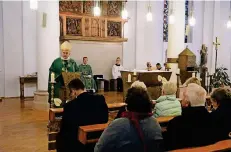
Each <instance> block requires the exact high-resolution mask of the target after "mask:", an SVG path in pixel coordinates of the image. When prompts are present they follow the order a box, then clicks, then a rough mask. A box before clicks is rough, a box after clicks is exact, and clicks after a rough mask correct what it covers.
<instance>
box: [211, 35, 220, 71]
mask: <svg viewBox="0 0 231 152" xmlns="http://www.w3.org/2000/svg"><path fill="white" fill-rule="evenodd" d="M213 45H215V50H216V57H215V72H216V69H217V50H218V46H219V45H221V44H220V43H219V42H218V38H217V37H216V41H215V42H213Z"/></svg>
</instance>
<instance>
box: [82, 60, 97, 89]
mask: <svg viewBox="0 0 231 152" xmlns="http://www.w3.org/2000/svg"><path fill="white" fill-rule="evenodd" d="M87 62H88V58H87V57H83V64H81V65H80V66H79V72H81V77H80V79H81V81H82V82H83V84H84V86H85V88H86V89H87V90H94V91H96V90H97V87H96V83H95V80H94V79H93V73H92V68H91V66H90V65H89V64H87Z"/></svg>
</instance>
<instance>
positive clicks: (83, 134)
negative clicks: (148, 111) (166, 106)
mask: <svg viewBox="0 0 231 152" xmlns="http://www.w3.org/2000/svg"><path fill="white" fill-rule="evenodd" d="M173 118H174V117H159V118H156V119H157V121H158V122H159V124H160V125H161V124H163V123H167V122H169V121H170V120H172V119H173ZM108 124H109V123H106V124H96V125H88V126H80V127H79V131H78V132H79V134H78V139H79V141H80V142H81V143H82V144H84V145H85V144H89V143H96V142H97V141H98V139H99V137H100V135H101V133H102V132H103V131H104V129H105V128H107V126H108Z"/></svg>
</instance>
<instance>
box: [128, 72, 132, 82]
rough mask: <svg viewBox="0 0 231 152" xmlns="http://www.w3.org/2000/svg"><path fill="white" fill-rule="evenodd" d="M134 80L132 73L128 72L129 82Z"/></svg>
mask: <svg viewBox="0 0 231 152" xmlns="http://www.w3.org/2000/svg"><path fill="white" fill-rule="evenodd" d="M131 81H132V76H131V74H128V82H131Z"/></svg>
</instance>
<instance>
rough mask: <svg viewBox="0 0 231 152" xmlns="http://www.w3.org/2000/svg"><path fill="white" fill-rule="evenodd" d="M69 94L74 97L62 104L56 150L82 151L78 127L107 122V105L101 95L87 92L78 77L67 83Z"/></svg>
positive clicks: (82, 146) (66, 151) (62, 151)
mask: <svg viewBox="0 0 231 152" xmlns="http://www.w3.org/2000/svg"><path fill="white" fill-rule="evenodd" d="M68 86H69V89H70V91H71V96H72V97H74V99H73V100H72V101H69V102H68V103H67V104H65V106H64V112H63V117H62V121H61V127H60V132H59V133H58V136H57V140H56V148H57V152H76V151H78V152H81V151H84V148H85V147H84V145H82V144H81V143H80V142H79V141H78V139H77V137H78V127H79V126H85V125H92V124H102V123H107V122H108V107H107V104H106V102H105V98H104V96H102V95H94V94H91V93H88V92H86V91H85V89H84V84H83V83H82V81H81V80H80V79H74V80H72V81H71V82H70V83H69V85H68Z"/></svg>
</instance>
